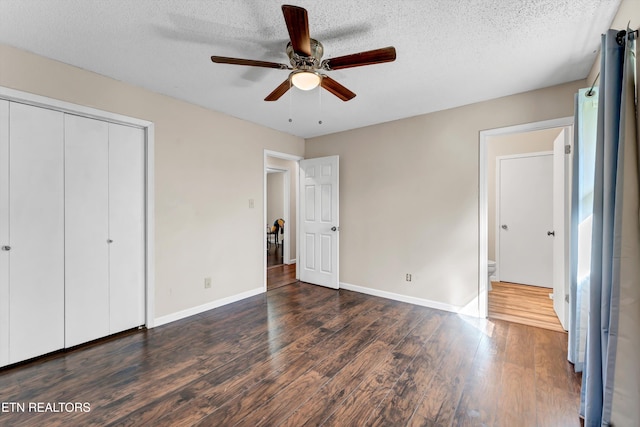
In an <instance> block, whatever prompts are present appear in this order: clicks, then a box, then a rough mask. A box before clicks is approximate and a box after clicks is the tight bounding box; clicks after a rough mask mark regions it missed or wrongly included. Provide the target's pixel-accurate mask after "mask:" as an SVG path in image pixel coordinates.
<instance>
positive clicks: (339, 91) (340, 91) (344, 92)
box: [320, 76, 356, 101]
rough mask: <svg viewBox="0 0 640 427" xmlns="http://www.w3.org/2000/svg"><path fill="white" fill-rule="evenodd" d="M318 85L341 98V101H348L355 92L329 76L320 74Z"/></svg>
mask: <svg viewBox="0 0 640 427" xmlns="http://www.w3.org/2000/svg"><path fill="white" fill-rule="evenodd" d="M320 86H322V87H323V88H325V89H326V90H328V91H329V92H331V93H332V94H334V95H335V96H337V97H338V98H340V99H342V100H343V101H348V100H350V99H353V98H354V97H355V96H356V94H355V93H353V92H351V91H350V90H349V89H347V88H346V87H344V86H342V85H341V84H340V83H338V82H337V81H335V80H333V79H332V78H331V77H327V76H322V81H321V82H320Z"/></svg>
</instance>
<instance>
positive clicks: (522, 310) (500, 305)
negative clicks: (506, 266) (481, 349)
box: [489, 282, 564, 332]
mask: <svg viewBox="0 0 640 427" xmlns="http://www.w3.org/2000/svg"><path fill="white" fill-rule="evenodd" d="M491 285H492V290H491V291H489V318H490V319H499V320H507V321H509V322H515V323H521V324H523V325H530V326H535V327H538V328H543V329H550V330H552V331H558V332H564V329H563V328H562V325H561V324H560V321H559V320H558V317H557V316H556V313H555V311H554V309H553V300H552V299H550V298H549V294H550V293H553V289H550V288H543V287H538V286H528V285H520V284H516V283H505V282H492V283H491Z"/></svg>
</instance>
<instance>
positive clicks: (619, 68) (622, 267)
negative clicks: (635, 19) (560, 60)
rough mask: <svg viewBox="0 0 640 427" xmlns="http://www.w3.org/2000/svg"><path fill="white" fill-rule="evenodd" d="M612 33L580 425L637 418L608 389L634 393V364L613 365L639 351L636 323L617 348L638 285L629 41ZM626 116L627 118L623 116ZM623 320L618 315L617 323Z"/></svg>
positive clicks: (603, 76)
mask: <svg viewBox="0 0 640 427" xmlns="http://www.w3.org/2000/svg"><path fill="white" fill-rule="evenodd" d="M617 36H618V31H615V30H609V31H608V32H607V33H606V34H605V35H603V38H602V49H601V55H602V57H601V69H600V93H599V103H598V126H597V129H598V131H597V140H596V157H595V177H594V194H593V225H592V242H591V250H592V252H591V275H590V276H591V277H590V289H589V303H588V304H589V318H588V332H587V349H586V356H585V367H584V372H583V377H582V394H581V408H580V412H581V415H582V416H584V418H585V426H588V427H592V426H593V427H595V426H607V425H611V424H612V421H614V422H615V418H616V417H619V418H618V419H619V420H627V421H629V420H630V422H631V423H630V424H628V423H626V421H625V422H624V423H621V422H615V424H616V425H630V426H637V425H638V423H639V422H640V421H639V419H638V418H635V419H634V418H633V417H635V414H634V411H637V407H638V406H639V405H638V403H637V402H638V401H640V400H637V401H636V404H635V405H632V406H635V408H633V407H629V406H619V405H618V406H617V412H615V413H614V412H613V411H612V407H613V406H614V405H615V404H616V403H615V402H614V395H615V396H621V395H624V394H625V393H620V391H621V389H622V390H625V391H628V392H629V393H631V395H632V396H631V397H632V399H637V398H638V389H637V383H635V379H637V375H638V364H637V363H635V369H632V371H630V372H625V373H619V375H616V374H617V373H616V367H617V364H618V363H617V362H618V359H621V360H623V361H625V362H626V360H627V359H628V358H635V359H634V360H635V361H637V360H638V357H639V356H638V354H637V353H636V354H630V352H631V350H632V349H633V348H635V347H637V343H638V330H635V332H634V333H635V336H634V337H631V338H630V339H627V337H626V336H623V337H622V338H623V339H622V341H621V342H622V343H624V346H623V347H624V351H622V350H621V349H620V348H618V343H619V340H618V339H619V333H620V330H619V319H620V318H621V316H622V318H624V319H626V318H627V317H628V316H629V315H631V319H632V320H631V321H630V323H631V324H633V322H636V321H637V318H638V316H637V314H638V313H637V312H638V308H639V306H638V303H637V302H638V301H637V300H635V301H634V300H633V295H634V292H635V295H637V289H638V288H639V287H640V277H639V276H638V274H637V272H638V266H640V252H639V251H638V241H640V225H639V217H638V214H639V213H638V151H637V132H636V131H635V130H636V127H637V114H636V106H635V100H634V99H635V94H634V91H635V89H634V82H635V76H634V74H635V73H634V69H635V63H636V59H635V55H634V50H635V48H634V42H633V41H632V37H629V36H625V37H623V38H622V40H621V41H622V43H619V42H618V40H617V39H618V37H617ZM631 64H632V65H633V66H630V65H631ZM630 83H631V84H630ZM623 87H625V88H626V90H625V91H623ZM629 92H630V93H629ZM630 110H631V111H630ZM629 117H631V118H632V119H633V123H629ZM625 151H626V152H627V154H628V155H627V156H625ZM621 283H622V284H623V286H621ZM621 289H622V290H623V292H624V294H623V296H622V297H621ZM621 301H622V304H621ZM627 323H629V322H627V320H625V323H624V324H625V328H627V327H628V326H627ZM625 334H626V332H625ZM631 366H633V364H632V365H631ZM624 375H627V376H631V377H632V380H631V382H630V385H629V384H627V383H626V382H625V380H624V379H620V378H624ZM614 378H615V381H614ZM634 383H635V390H634ZM627 394H628V393H627ZM616 399H617V397H616ZM628 414H633V415H631V416H629V415H628Z"/></svg>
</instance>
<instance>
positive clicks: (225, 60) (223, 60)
mask: <svg viewBox="0 0 640 427" xmlns="http://www.w3.org/2000/svg"><path fill="white" fill-rule="evenodd" d="M211 60H212V61H213V62H215V63H217V64H232V65H248V66H250V67H264V68H277V69H280V70H289V69H291V67H289V66H288V65H285V64H278V63H277V62H268V61H256V60H253V59H240V58H229V57H226V56H212V57H211Z"/></svg>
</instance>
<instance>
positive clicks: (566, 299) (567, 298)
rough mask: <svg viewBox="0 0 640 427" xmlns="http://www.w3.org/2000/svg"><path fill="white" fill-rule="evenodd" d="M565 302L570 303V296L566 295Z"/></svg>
mask: <svg viewBox="0 0 640 427" xmlns="http://www.w3.org/2000/svg"><path fill="white" fill-rule="evenodd" d="M564 302H569V294H565V296H564Z"/></svg>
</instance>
